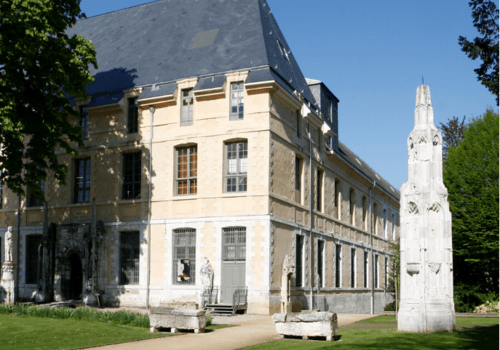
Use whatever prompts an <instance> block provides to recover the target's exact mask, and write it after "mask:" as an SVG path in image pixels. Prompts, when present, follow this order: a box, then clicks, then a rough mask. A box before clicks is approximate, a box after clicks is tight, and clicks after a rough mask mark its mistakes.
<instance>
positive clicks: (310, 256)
mask: <svg viewBox="0 0 500 350" xmlns="http://www.w3.org/2000/svg"><path fill="white" fill-rule="evenodd" d="M307 130H308V133H309V252H310V254H309V261H310V263H309V265H310V266H309V271H310V275H309V280H310V282H309V286H310V287H311V304H310V305H311V310H312V309H313V261H314V260H313V236H312V230H313V190H312V188H313V174H312V170H313V166H312V134H311V123H309V124H308V125H307Z"/></svg>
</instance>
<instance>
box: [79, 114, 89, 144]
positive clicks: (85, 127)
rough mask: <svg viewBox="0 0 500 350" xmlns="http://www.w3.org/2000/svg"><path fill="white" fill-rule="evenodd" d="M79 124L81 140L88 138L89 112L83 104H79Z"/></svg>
mask: <svg viewBox="0 0 500 350" xmlns="http://www.w3.org/2000/svg"><path fill="white" fill-rule="evenodd" d="M80 118H81V119H80V126H81V127H82V132H83V136H82V139H83V140H87V139H88V138H89V112H88V111H87V108H86V107H85V106H80Z"/></svg>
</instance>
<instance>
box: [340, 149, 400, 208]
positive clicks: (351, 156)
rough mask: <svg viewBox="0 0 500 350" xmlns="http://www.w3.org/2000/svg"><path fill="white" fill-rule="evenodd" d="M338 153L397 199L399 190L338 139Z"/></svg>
mask: <svg viewBox="0 0 500 350" xmlns="http://www.w3.org/2000/svg"><path fill="white" fill-rule="evenodd" d="M339 155H340V156H341V157H342V158H344V159H345V160H346V161H347V162H348V163H349V164H350V165H351V166H352V167H354V168H356V169H357V170H358V171H359V172H361V173H362V174H363V175H365V176H366V177H368V178H369V179H371V180H372V181H376V182H377V187H382V188H383V189H385V190H386V191H387V192H388V193H389V194H390V195H392V196H393V197H394V198H396V199H398V200H399V197H400V192H399V191H398V190H397V189H396V188H394V187H393V186H392V185H391V184H390V183H389V182H388V181H387V180H385V179H384V178H383V177H382V176H381V175H380V174H378V173H377V172H376V171H375V170H373V169H372V168H371V167H370V166H369V165H368V164H367V163H366V162H365V161H364V160H362V159H361V158H360V157H359V156H358V155H357V154H356V153H354V152H353V151H351V150H350V149H349V147H347V146H346V145H344V144H343V143H342V142H340V141H339Z"/></svg>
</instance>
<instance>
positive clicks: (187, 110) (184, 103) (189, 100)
mask: <svg viewBox="0 0 500 350" xmlns="http://www.w3.org/2000/svg"><path fill="white" fill-rule="evenodd" d="M186 93H187V94H186ZM193 105H194V93H193V89H192V88H191V89H183V90H181V126H190V125H193Z"/></svg>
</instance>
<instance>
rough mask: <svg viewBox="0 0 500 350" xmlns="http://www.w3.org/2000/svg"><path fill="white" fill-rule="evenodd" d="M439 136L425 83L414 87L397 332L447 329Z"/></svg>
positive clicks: (446, 217) (451, 316) (449, 288)
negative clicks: (412, 124)
mask: <svg viewBox="0 0 500 350" xmlns="http://www.w3.org/2000/svg"><path fill="white" fill-rule="evenodd" d="M442 143H443V141H442V136H441V133H440V132H439V130H438V129H437V128H436V126H435V125H434V111H433V108H432V102H431V94H430V91H429V87H428V86H424V85H422V86H419V87H418V89H417V101H416V104H415V127H414V129H413V131H412V132H411V134H410V136H409V137H408V158H409V160H408V182H406V183H404V184H403V186H402V187H401V209H400V210H401V304H400V309H399V314H398V331H403V332H442V331H450V332H451V331H453V326H454V325H455V310H454V303H453V271H452V266H453V265H452V263H453V260H452V251H453V250H452V240H451V213H450V209H449V204H448V200H447V198H448V191H447V189H446V187H445V186H444V183H443V161H442V159H443V153H442Z"/></svg>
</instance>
